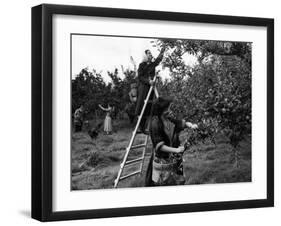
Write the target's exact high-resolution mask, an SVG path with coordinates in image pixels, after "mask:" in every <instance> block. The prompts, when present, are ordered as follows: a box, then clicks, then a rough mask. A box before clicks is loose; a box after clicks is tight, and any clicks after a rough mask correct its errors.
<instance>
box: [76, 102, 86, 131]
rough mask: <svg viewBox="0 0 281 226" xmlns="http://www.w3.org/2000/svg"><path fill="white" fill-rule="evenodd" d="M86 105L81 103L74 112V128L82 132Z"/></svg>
mask: <svg viewBox="0 0 281 226" xmlns="http://www.w3.org/2000/svg"><path fill="white" fill-rule="evenodd" d="M83 116H84V106H83V105H81V106H80V107H79V108H77V109H76V110H75V112H74V128H75V132H81V130H82V126H83V118H84V117H83Z"/></svg>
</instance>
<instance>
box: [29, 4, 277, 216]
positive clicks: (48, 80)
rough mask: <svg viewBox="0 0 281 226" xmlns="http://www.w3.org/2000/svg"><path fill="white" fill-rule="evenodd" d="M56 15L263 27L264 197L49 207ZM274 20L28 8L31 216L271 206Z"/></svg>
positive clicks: (59, 6) (167, 13) (77, 7)
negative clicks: (62, 208) (59, 209)
mask: <svg viewBox="0 0 281 226" xmlns="http://www.w3.org/2000/svg"><path fill="white" fill-rule="evenodd" d="M55 14H64V15H81V16H97V17H111V18H128V19H147V20H164V21H182V22H195V23H212V24H223V25H247V26H258V27H260V26H261V27H266V28H267V172H266V173H267V198H266V199H257V200H246V201H244V200H243V201H226V202H209V203H195V204H171V205H160V206H143V207H130V208H111V209H93V210H73V211H64V212H54V211H53V210H52V199H53V196H52V185H53V182H52V173H53V172H52V118H53V117H52V110H53V106H52V98H53V94H52V87H53V85H52V82H53V79H52V47H53V46H52V17H53V15H55ZM273 158H274V20H273V19H268V18H252V17H237V16H218V15H202V14H189V13H176V12H161V11H143V10H132V9H117V8H98V7H83V6H66V5H49V4H43V5H39V6H35V7H33V8H32V218H34V219H37V220H40V221H56V220H73V219H86V218H105V217H122V216H135V215H149V214H167V213H181V212H195V211H210V210H228V209H243V208H257V207H271V206H274V159H273Z"/></svg>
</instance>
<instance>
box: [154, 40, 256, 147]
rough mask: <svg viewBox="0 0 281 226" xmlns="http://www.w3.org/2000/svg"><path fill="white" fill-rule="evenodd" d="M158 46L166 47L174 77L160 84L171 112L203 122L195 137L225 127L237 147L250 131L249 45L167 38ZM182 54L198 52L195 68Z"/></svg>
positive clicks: (200, 136)
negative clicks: (168, 100) (189, 65)
mask: <svg viewBox="0 0 281 226" xmlns="http://www.w3.org/2000/svg"><path fill="white" fill-rule="evenodd" d="M157 45H158V46H161V47H162V46H166V48H167V49H168V51H169V54H168V55H167V56H166V58H165V60H164V64H165V66H166V67H168V68H169V69H170V75H171V77H172V78H171V80H170V81H168V80H166V81H162V84H161V89H162V91H163V93H164V95H168V96H172V97H174V105H173V109H174V111H175V112H176V113H177V114H178V115H180V116H182V117H185V118H187V119H188V120H190V121H196V122H198V123H199V124H201V125H204V127H205V128H204V130H202V129H201V130H200V131H201V132H198V131H197V132H196V133H197V134H196V137H197V138H196V139H199V140H201V139H203V138H204V134H208V136H211V133H216V132H223V133H224V134H226V135H227V136H228V137H229V139H230V143H231V145H232V146H233V147H234V148H235V147H236V146H237V145H238V143H239V142H240V141H241V140H242V139H243V137H244V135H245V134H248V133H250V131H251V44H249V43H235V42H227V44H226V42H218V41H195V40H170V39H169V40H158V41H157ZM186 53H188V54H193V55H196V56H197V59H198V63H197V65H196V66H195V67H194V68H190V67H188V66H186V65H185V63H184V59H183V56H184V54H186ZM202 131H205V132H202ZM202 135H203V136H202ZM193 139H195V138H193Z"/></svg>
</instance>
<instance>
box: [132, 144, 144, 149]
mask: <svg viewBox="0 0 281 226" xmlns="http://www.w3.org/2000/svg"><path fill="white" fill-rule="evenodd" d="M145 146H146V144H137V145H134V146H132V147H131V149H136V148H142V147H145Z"/></svg>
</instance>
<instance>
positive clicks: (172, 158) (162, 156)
mask: <svg viewBox="0 0 281 226" xmlns="http://www.w3.org/2000/svg"><path fill="white" fill-rule="evenodd" d="M171 103H172V99H170V98H162V97H159V98H158V99H157V100H156V101H155V102H154V104H153V110H152V119H151V125H150V136H151V140H152V145H153V153H152V156H151V159H150V162H149V165H148V171H147V175H146V186H163V185H180V184H184V182H185V179H184V177H183V172H182V171H180V170H179V165H178V163H179V162H178V156H177V155H178V154H182V153H183V151H184V147H183V146H180V140H179V133H180V132H181V131H182V130H183V129H185V128H187V127H190V128H192V129H196V128H198V126H197V125H196V124H193V123H190V122H186V121H185V120H184V119H176V118H175V117H174V116H173V114H172V111H171V110H170V106H171Z"/></svg>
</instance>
